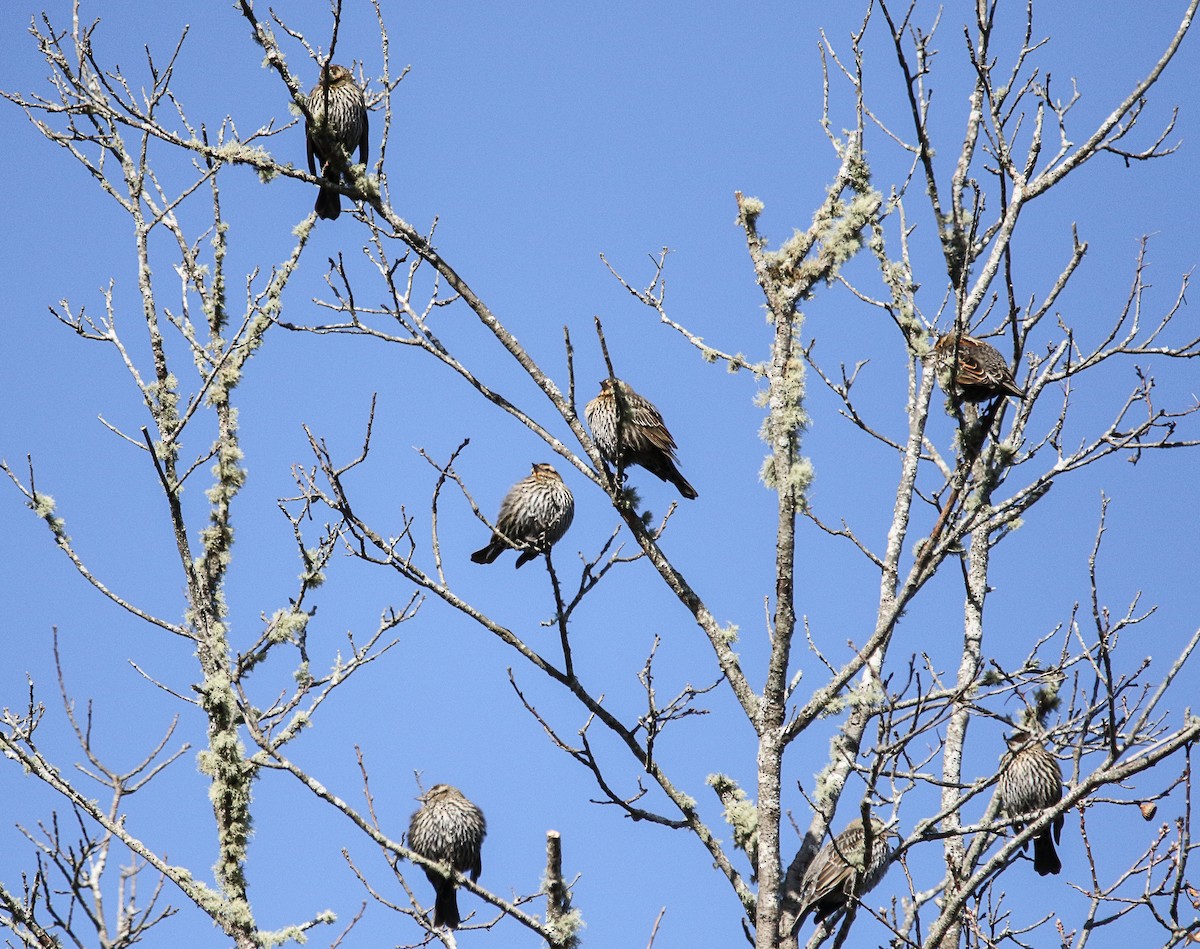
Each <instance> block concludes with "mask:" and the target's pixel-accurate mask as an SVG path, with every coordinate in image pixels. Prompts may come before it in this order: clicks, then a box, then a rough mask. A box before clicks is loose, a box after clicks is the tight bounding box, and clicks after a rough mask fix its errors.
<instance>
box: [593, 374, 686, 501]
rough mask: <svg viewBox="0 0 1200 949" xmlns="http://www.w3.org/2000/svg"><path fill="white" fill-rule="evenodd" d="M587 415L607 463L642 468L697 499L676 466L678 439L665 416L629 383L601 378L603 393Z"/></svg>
mask: <svg viewBox="0 0 1200 949" xmlns="http://www.w3.org/2000/svg"><path fill="white" fill-rule="evenodd" d="M583 414H584V415H585V416H587V423H588V428H590V429H591V430H592V439H593V440H594V441H595V442H596V447H597V448H598V449H599V450H600V454H601V455H602V456H603V458H604V460H605V461H607V462H609V463H610V464H612V465H616V466H617V467H620V468H624V467H629V466H631V465H641V466H642V467H643V468H645V469H646V470H647V471H649V472H650V473H651V474H652V475H654V476H655V477H657V478H658V479H659V480H661V481H670V482H671V483H672V484H673V485H675V487H677V488H678V489H679V493H680V494H682V495H683V496H684V497H685V498H689V499H692V498H695V497H696V496H697V495H696V489H695V488H693V487H692V486H691V485H690V484H688V481H687V478H685V477H684V476H683V475H682V474H681V473H680V471H679V468H677V467H676V458H675V447H676V446H675V439H674V438H672V437H671V433H670V432H669V431H667V426H666V425H665V424H664V423H663V417H662V414H661V413H660V412H659V411H658V409H656V408H655V407H654V403H652V402H651V401H650V400H649V399H646V398H643V397H642V396H640V395H638V394H637V393H636V392H634V391H633V389H632V388H630V386H629V384H628V383H625V382H622V381H621V380H619V379H601V380H600V394H599V395H598V396H596V398H594V399H592V401H591V402H589V403H588V404H587V406H586V407H585V408H584V410H583ZM618 420H619V421H618ZM618 446H619V447H620V452H619V454H620V457H619V458H618V451H617V448H618Z"/></svg>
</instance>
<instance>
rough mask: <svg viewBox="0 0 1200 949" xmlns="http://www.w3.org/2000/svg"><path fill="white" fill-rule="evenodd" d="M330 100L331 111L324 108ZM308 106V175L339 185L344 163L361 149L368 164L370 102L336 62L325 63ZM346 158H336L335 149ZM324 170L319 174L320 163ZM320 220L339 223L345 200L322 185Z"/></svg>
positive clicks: (360, 157)
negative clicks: (310, 118) (335, 147)
mask: <svg viewBox="0 0 1200 949" xmlns="http://www.w3.org/2000/svg"><path fill="white" fill-rule="evenodd" d="M327 101H328V105H329V111H328V113H326V111H325V105H326V102H327ZM305 104H306V105H307V106H308V111H309V112H310V113H311V114H312V121H311V122H309V123H307V124H306V125H305V128H304V135H305V144H306V146H307V150H308V172H309V174H311V175H317V174H319V175H320V177H322V178H324V179H326V180H327V181H332V182H333V183H334V184H337V183H338V182H340V181H341V180H342V178H343V177H345V179H346V181H347V182H348V181H350V177H349V175H345V176H343V173H342V170H341V167H340V165H341V163H342V162H343V161H347V162H348V161H349V159H350V153H351V152H353V151H354V149H355V148H356V147H357V148H358V162H359V164H361V165H365V164H366V163H367V102H366V99H365V98H364V97H363V91H362V90H361V89H360V88H359V87H358V85H357V83H355V81H354V77H353V76H352V75H350V70H349V69H347V68H346V67H345V66H339V65H338V64H337V63H326V64H325V67H324V68H323V69H322V70H321V81H320V82H319V83H317V85H315V86H314V87H313V90H312V92H310V93H309V94H308V98H307V100H305ZM335 145H336V146H337V147H338V148H340V149H341V150H342V152H344V155H337V157H336V161H335V154H336V153H335V151H334V149H333V146H335ZM318 163H319V164H320V166H321V170H320V172H318V171H317V164H318ZM316 212H317V217H320V218H324V219H325V220H328V221H333V220H336V218H337V216H338V215H339V214H341V213H342V199H341V195H340V194H338V192H337V191H335V190H334V189H333V188H329V187H326V186H325V185H322V186H321V190H320V191H319V192H318V193H317V204H316Z"/></svg>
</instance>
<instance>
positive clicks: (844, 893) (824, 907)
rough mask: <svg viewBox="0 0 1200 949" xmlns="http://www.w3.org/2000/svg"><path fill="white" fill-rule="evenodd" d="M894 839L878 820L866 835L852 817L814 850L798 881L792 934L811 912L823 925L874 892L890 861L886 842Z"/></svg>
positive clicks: (889, 850)
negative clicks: (797, 899) (853, 901)
mask: <svg viewBox="0 0 1200 949" xmlns="http://www.w3.org/2000/svg"><path fill="white" fill-rule="evenodd" d="M895 836H896V834H895V833H894V832H893V831H890V830H888V827H887V825H886V824H885V823H884V822H883V821H881V820H880V819H879V818H878V817H872V818H871V824H870V834H869V835H868V833H867V831H866V825H864V824H863V820H862V818H861V817H856V818H855V819H854V820H852V821H851V822H850V823H849V824H848V825H847V826H846V829H845V830H843V831H842V832H841V833H840V834H838V835H837V836H836V837H834V838H833V840H830V841H828V842H827V843H826V844H825V846H823V847H822V848H821V849H820V850H819V851H817V855H816V856H815V857H813V860H812V863H810V864H809V865H808V869H806V870H805V871H804V877H803V879H802V880H801V882H800V899H799V902H800V911H799V913H798V914H797V916H796V923H795V927H794V929H793V931H795V930H796V929H799V928H800V926H801V925H803V923H804V919H805V917H806V916H808V914H809V913H810V912H812V911H813V910H815V911H816V913H815V915H814V917H813V919H814V920H815V921H816V922H818V923H820V922H823V921H824V920H825V919H827V918H828V917H830V916H832V915H833V914H834V913H836V912H837V911H838V910H840V909H844V908H845V907H846V906H847V905H848V904H849V903H850V901H851V900H852V899H858V898H859V897H861V896H865V895H866V894H867V893H868V892H869V891H870V890H872V889H874V888H875V885H876V884H877V883H878V882H879V881H880V880H882V879H883V875H884V873H885V872H886V871H887V867H888V862H889V861H890V860H891V858H892V847H891V845H890V844H889V839H890V838H892V837H895ZM868 837H869V839H868Z"/></svg>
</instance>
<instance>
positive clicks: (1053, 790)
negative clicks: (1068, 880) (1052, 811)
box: [997, 730, 1063, 876]
mask: <svg viewBox="0 0 1200 949" xmlns="http://www.w3.org/2000/svg"><path fill="white" fill-rule="evenodd" d="M1004 740H1005V742H1006V743H1007V744H1008V751H1007V752H1005V754H1004V756H1003V757H1002V758H1001V759H1000V782H999V785H998V787H997V794H998V795H999V797H1000V808H1001V810H1002V811H1003V812H1004V815H1005V816H1006V817H1008V818H1010V819H1011V820H1012V822H1013V827H1015V828H1016V829H1017V832H1018V833H1019V832H1020V831H1021V829H1022V828H1023V827H1024V826H1025V824H1026V823H1027V822H1028V821H1032V820H1036V819H1037V817H1038V816H1039V815H1040V814H1041V812H1042V811H1043V810H1044V809H1046V808H1047V807H1053V806H1054V805H1055V804H1057V803H1058V802H1059V801H1061V800H1062V794H1063V776H1062V768H1061V767H1060V766H1059V764H1058V759H1057V758H1055V757H1054V755H1052V754H1050V752H1049V751H1047V750H1046V746H1045V745H1044V744H1043V743H1042V742H1040V741H1038V740H1037V739H1036V738H1034V737H1033V735H1031V734H1030V733H1029V732H1027V731H1023V730H1017V731H1014V732H1013V733H1012V734H1011V735H1009V736H1007V737H1006V738H1005V739H1004ZM1062 828H1063V815H1062V814H1059V815H1058V816H1057V817H1055V818H1054V820H1053V822H1052V823H1051V824H1050V825H1049V826H1047V827H1046V828H1045V829H1044V830H1043V831H1042V832H1041V833H1040V834H1038V835H1037V836H1036V837H1034V838H1033V869H1035V870H1036V871H1037V872H1038V873H1039V874H1040V875H1041V876H1045V875H1046V874H1047V873H1061V872H1062V861H1061V860H1059V859H1058V852H1057V851H1056V850H1055V849H1054V844H1055V843H1056V842H1057V841H1058V840H1059V839H1060V838H1061V836H1062ZM1051 833H1053V839H1051Z"/></svg>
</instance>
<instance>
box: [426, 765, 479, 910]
mask: <svg viewBox="0 0 1200 949" xmlns="http://www.w3.org/2000/svg"><path fill="white" fill-rule="evenodd" d="M417 800H418V801H420V802H421V806H420V807H419V808H417V810H416V812H414V814H413V816H412V820H411V821H409V824H408V846H409V848H411V849H412V850H413V851H414V852H415V853H418V854H420V855H421V856H422V857H425V858H427V859H429V860H436V861H438V862H439V863H444V864H446V865H448V866H449V867H450V868H451V869H454V870H457V871H458V872H459V873H467V874H470V877H471V880H472V881H475V880H478V879H479V874H480V872H481V871H482V870H483V860H482V856H481V850H482V847H483V838H484V837H486V836H487V822H486V821H485V820H484V819H483V811H481V810H480V809H479V808H478V807H476V806H475V805H474V804H472V803H471V802H470V801H468V800H467V798H466V796H465V795H464V794H463V792H462V791H460V790H459V789H458V788H456V787H452V786H451V785H449V784H435V785H434V786H433V787H431V788H430V789H429V790H428V791H426V792H425V793H424V794H422V795H421V796H420V797H418V798H417ZM423 869H424V870H425V876H427V877H429V882H430V883H432V884H433V892H434V902H433V925H434V927H435V928H440V927H442V926H448V927H450V928H451V929H457V928H458V926H459V924H460V923H461V922H462V917H461V916H459V914H458V897H457V895H456V892H455V891H456V889H457V887H456V886H455V883H454V881H453V880H452V879H451V878H450V877H447V876H445V875H444V874H441V873H438V872H437V871H436V870H430V869H428V868H423Z"/></svg>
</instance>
